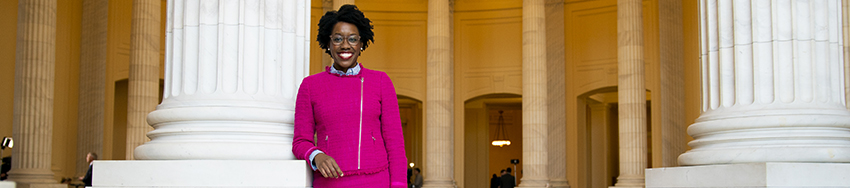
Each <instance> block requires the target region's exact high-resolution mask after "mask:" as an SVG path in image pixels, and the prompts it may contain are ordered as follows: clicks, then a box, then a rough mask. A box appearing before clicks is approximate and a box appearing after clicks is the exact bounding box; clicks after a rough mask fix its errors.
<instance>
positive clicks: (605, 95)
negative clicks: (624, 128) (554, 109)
mask: <svg viewBox="0 0 850 188" xmlns="http://www.w3.org/2000/svg"><path fill="white" fill-rule="evenodd" d="M650 93H651V92H650V91H649V90H647V91H646V96H647V99H646V103H647V104H646V113H647V115H646V117H647V130H646V131H647V138H646V140H647V147H649V148H647V149H648V151H649V152H648V153H647V162H648V163H651V162H652V160H651V157H652V148H651V144H649V143H651V141H652V137H651V136H652V129H651V127H652V126H650V125H651V122H652V119H651V117H652V116H651V115H650V114H651V111H650V109H651V107H650V106H651V105H650V102H651V101H650V97H651V96H650ZM617 94H618V93H617V87H616V86H610V87H602V88H597V89H594V90H591V91H588V92H586V93H583V94H581V95H579V96H578V98H577V99H576V100H577V101H578V102H577V103H576V104H577V105H578V106H576V108H577V109H578V110H577V111H578V113H579V114H578V116H577V117H578V118H579V121H578V122H579V124H580V125H579V126H584V127H583V128H582V129H579V130H582V131H580V132H579V134H580V135H582V136H580V137H581V138H580V139H579V141H580V142H582V143H580V145H583V146H584V150H583V151H584V153H583V154H579V155H583V156H582V157H583V158H584V161H581V163H583V164H585V165H584V168H581V169H580V170H579V171H580V172H582V173H585V174H586V176H584V178H585V180H586V182H587V186H588V187H609V186H613V185H614V184H615V183H616V182H617V177H618V176H619V174H620V172H619V171H620V169H619V164H620V162H619V145H620V144H619V118H618V114H619V113H618V95H617ZM648 165H650V166H651V164H648Z"/></svg>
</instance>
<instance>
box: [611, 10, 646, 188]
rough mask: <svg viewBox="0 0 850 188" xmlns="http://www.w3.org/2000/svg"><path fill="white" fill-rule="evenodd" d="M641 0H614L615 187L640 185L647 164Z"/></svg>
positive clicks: (641, 184) (642, 182)
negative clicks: (617, 168)
mask: <svg viewBox="0 0 850 188" xmlns="http://www.w3.org/2000/svg"><path fill="white" fill-rule="evenodd" d="M643 40H644V39H643V6H642V5H641V0H618V1H617V60H618V64H617V67H618V69H619V71H618V79H617V93H618V100H619V101H618V103H619V104H618V110H619V115H618V116H619V138H620V152H619V154H620V176H619V177H617V183H616V184H615V186H616V187H643V186H644V169H645V168H646V166H647V148H646V144H647V141H646V83H645V76H644V70H645V67H644V54H643V53H644V49H643V48H644V47H643V44H644V42H643Z"/></svg>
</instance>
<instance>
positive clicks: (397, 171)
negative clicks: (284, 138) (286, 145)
mask: <svg viewBox="0 0 850 188" xmlns="http://www.w3.org/2000/svg"><path fill="white" fill-rule="evenodd" d="M371 22H372V21H370V20H369V19H368V18H366V17H365V16H364V15H363V12H361V11H360V10H359V9H357V6H354V5H343V6H341V7H340V8H339V11H328V12H327V13H325V15H324V16H322V18H321V19H319V30H318V34H317V41H318V42H319V47H321V48H322V49H323V50H324V51H325V53H327V54H328V55H330V57H331V59H333V65H332V66H328V67H326V68H325V71H324V72H321V73H317V74H314V75H311V76H308V77H306V78H304V80H302V82H301V86H300V87H299V89H298V95H297V97H296V100H295V129H294V136H293V140H292V153H293V154H294V155H295V157H296V158H298V159H301V160H306V161H307V162H308V163H309V164H310V166H311V167H312V168H313V171H314V172H313V186H314V187H317V188H324V187H393V188H405V187H407V182H406V181H405V179H406V178H405V176H406V175H407V174H406V173H405V169H406V168H407V164H408V163H407V157H405V154H404V153H405V152H404V136H403V135H402V128H401V117H400V116H399V109H398V96H397V95H396V91H395V86H393V83H392V80H390V77H389V76H388V75H387V73H384V72H381V71H376V70H370V69H366V68H365V67H364V66H363V64H362V63H360V62H358V61H357V59H358V57H359V56H360V53H361V51H363V50H365V49H366V48H367V47H369V43H370V42H373V41H374V33H373V32H372V29H373V28H374V27H373V26H372V24H371ZM375 55H380V54H375ZM314 135H316V138H314V137H313V136H314ZM315 139H318V140H315Z"/></svg>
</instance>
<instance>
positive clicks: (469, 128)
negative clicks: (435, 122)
mask: <svg viewBox="0 0 850 188" xmlns="http://www.w3.org/2000/svg"><path fill="white" fill-rule="evenodd" d="M499 111H502V114H501V115H502V116H503V118H504V125H503V126H504V129H505V132H506V136H507V138H508V139H509V140H510V141H511V145H509V146H503V147H496V146H492V145H491V141H492V140H493V139H495V137H496V131H497V130H499V129H500V128H499V123H498V120H499V115H500V113H499ZM463 135H464V155H463V156H464V158H463V159H462V160H463V161H464V163H463V164H464V174H463V175H464V185H463V186H464V187H468V188H479V187H480V188H485V187H489V185H490V178H492V174H496V175H499V171H501V170H502V169H506V168H512V169H513V168H516V169H513V175H514V176H516V180H517V183H519V180H520V179H521V178H522V173H520V172H522V165H521V163H520V165H517V166H516V167H514V166H513V165H512V164H511V163H510V160H511V159H520V161H523V160H522V97H521V96H520V95H516V94H487V95H482V96H478V97H475V98H472V99H469V100H467V101H465V102H464V133H463Z"/></svg>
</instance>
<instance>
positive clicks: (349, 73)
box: [330, 63, 360, 76]
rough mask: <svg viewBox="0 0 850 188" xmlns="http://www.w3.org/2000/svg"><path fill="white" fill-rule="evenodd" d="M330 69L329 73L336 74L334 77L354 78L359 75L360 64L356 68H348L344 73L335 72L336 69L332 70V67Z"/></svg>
mask: <svg viewBox="0 0 850 188" xmlns="http://www.w3.org/2000/svg"><path fill="white" fill-rule="evenodd" d="M330 67H331V68H330V72H331V73H332V74H336V75H342V76H354V75H358V74H360V63H358V64H357V65H356V66H354V67H352V68H349V69H348V70H347V71H345V72H342V71H341V70H337V69H336V68H334V66H330Z"/></svg>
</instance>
